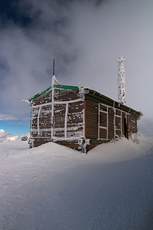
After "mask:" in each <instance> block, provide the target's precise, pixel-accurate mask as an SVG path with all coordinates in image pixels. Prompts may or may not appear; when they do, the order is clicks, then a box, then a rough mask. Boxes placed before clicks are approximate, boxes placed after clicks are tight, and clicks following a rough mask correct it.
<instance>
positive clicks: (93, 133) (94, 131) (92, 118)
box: [85, 95, 98, 139]
mask: <svg viewBox="0 0 153 230" xmlns="http://www.w3.org/2000/svg"><path fill="white" fill-rule="evenodd" d="M85 101H86V102H85V103H86V138H89V139H97V138H98V103H97V102H95V101H93V100H92V99H91V98H89V97H88V95H86V97H85Z"/></svg>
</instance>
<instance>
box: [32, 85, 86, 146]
mask: <svg viewBox="0 0 153 230" xmlns="http://www.w3.org/2000/svg"><path fill="white" fill-rule="evenodd" d="M51 116H52V89H50V90H49V91H47V92H45V93H44V94H42V95H40V96H39V97H37V98H34V99H33V101H32V111H31V139H32V138H34V146H38V145H39V144H42V143H46V142H48V141H52V139H51V137H52V136H53V139H55V140H56V141H58V139H61V138H63V139H66V138H72V139H73V138H74V139H75V138H79V137H80V136H83V130H84V127H83V119H84V101H83V95H81V94H80V93H79V91H78V90H71V89H55V95H54V114H53V129H52V130H53V135H51Z"/></svg>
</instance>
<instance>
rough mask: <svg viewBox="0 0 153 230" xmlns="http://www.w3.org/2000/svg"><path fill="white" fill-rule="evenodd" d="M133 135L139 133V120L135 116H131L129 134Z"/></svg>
mask: <svg viewBox="0 0 153 230" xmlns="http://www.w3.org/2000/svg"><path fill="white" fill-rule="evenodd" d="M131 133H137V118H136V116H133V115H129V134H131Z"/></svg>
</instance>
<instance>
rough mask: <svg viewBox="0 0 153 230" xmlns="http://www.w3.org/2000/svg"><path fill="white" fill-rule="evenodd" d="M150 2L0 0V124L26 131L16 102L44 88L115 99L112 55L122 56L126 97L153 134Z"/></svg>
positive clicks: (22, 108)
mask: <svg viewBox="0 0 153 230" xmlns="http://www.w3.org/2000/svg"><path fill="white" fill-rule="evenodd" d="M152 9H153V1H152V0H146V1H144V0H128V1H125V0H88V1H87V0H82V1H81V0H71V1H70V0H52V1H50V0H22V1H19V0H1V1H0V129H4V130H5V131H7V132H10V133H12V134H15V135H20V134H23V133H25V132H27V131H29V129H30V121H29V117H30V107H29V106H28V105H27V104H26V103H23V102H22V99H28V98H30V97H31V96H33V95H35V94H36V93H38V92H40V91H42V90H45V89H46V88H48V87H49V86H50V85H51V77H52V60H53V59H54V58H55V59H56V72H55V73H56V77H57V79H58V80H59V81H60V83H61V84H65V85H77V84H78V82H82V85H83V86H87V87H90V88H92V89H94V90H97V91H98V92H100V93H102V94H104V95H106V96H108V97H111V98H112V99H114V100H118V97H117V92H118V88H117V77H118V76H117V71H118V65H117V60H118V58H119V57H120V56H122V57H123V58H125V81H126V101H127V105H128V106H129V107H132V108H133V109H136V110H138V111H141V112H142V113H143V117H142V118H141V120H140V121H139V122H138V129H139V131H140V132H142V133H144V134H146V135H153V106H152V85H153V77H152V75H153V73H152V60H153V46H152V39H153V27H152V22H153V14H152V12H153V11H152Z"/></svg>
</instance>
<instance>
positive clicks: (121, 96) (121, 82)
mask: <svg viewBox="0 0 153 230" xmlns="http://www.w3.org/2000/svg"><path fill="white" fill-rule="evenodd" d="M124 61H125V59H123V58H122V57H120V58H119V60H118V101H119V102H120V103H121V104H123V105H126V100H125V70H124Z"/></svg>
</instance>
